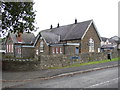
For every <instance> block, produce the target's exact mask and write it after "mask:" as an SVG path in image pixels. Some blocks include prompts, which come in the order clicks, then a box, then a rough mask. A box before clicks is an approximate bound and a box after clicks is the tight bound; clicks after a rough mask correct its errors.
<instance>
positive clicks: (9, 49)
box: [8, 44, 11, 52]
mask: <svg viewBox="0 0 120 90" xmlns="http://www.w3.org/2000/svg"><path fill="white" fill-rule="evenodd" d="M10 47H11V46H10V44H9V50H8V52H10Z"/></svg>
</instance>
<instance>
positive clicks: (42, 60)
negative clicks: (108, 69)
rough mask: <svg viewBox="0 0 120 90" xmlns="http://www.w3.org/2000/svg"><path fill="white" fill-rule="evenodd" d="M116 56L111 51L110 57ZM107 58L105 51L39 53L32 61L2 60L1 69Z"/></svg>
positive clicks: (34, 68) (19, 68) (47, 65)
mask: <svg viewBox="0 0 120 90" xmlns="http://www.w3.org/2000/svg"><path fill="white" fill-rule="evenodd" d="M116 57H118V52H112V58H116ZM105 59H107V53H83V54H79V55H57V54H56V55H41V56H39V57H38V58H36V59H34V60H32V61H25V60H24V61H22V60H21V61H11V60H7V61H2V69H3V70H10V71H26V70H28V71H29V70H41V69H48V68H49V67H64V66H69V65H71V64H75V63H77V64H79V63H84V62H90V61H99V60H105Z"/></svg>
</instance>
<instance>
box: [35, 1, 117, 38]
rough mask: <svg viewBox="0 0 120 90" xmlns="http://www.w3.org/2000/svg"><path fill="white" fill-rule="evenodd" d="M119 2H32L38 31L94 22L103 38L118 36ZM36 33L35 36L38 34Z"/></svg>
mask: <svg viewBox="0 0 120 90" xmlns="http://www.w3.org/2000/svg"><path fill="white" fill-rule="evenodd" d="M118 1H119V0H34V2H35V5H34V9H35V10H36V11H37V12H36V15H37V16H36V22H37V26H38V27H39V30H38V32H39V31H41V30H45V29H49V28H50V25H51V24H52V25H53V27H56V26H57V24H58V23H59V24H60V26H62V25H68V24H72V23H74V20H75V18H77V21H78V22H82V21H86V20H91V19H93V20H94V23H95V25H96V27H97V30H98V32H99V34H100V35H101V36H103V37H108V38H109V37H112V36H115V35H118ZM38 32H36V34H37V33H38Z"/></svg>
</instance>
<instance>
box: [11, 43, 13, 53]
mask: <svg viewBox="0 0 120 90" xmlns="http://www.w3.org/2000/svg"><path fill="white" fill-rule="evenodd" d="M11 52H13V44H12V45H11Z"/></svg>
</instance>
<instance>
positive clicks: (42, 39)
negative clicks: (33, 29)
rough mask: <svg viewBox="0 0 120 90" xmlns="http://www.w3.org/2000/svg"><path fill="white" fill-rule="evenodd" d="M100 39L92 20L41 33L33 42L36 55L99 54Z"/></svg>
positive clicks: (51, 28) (58, 26)
mask: <svg viewBox="0 0 120 90" xmlns="http://www.w3.org/2000/svg"><path fill="white" fill-rule="evenodd" d="M100 44H101V37H100V35H99V33H98V31H97V29H96V26H95V24H94V22H93V20H88V21H84V22H77V20H75V23H74V24H70V25H64V26H60V25H59V23H58V25H57V27H55V28H53V27H52V25H51V27H50V29H47V30H43V31H41V32H40V33H39V34H38V35H37V37H36V40H35V43H34V46H35V51H36V55H58V54H65V55H75V54H76V55H77V54H80V53H88V52H90V53H91V52H100V47H101V45H100Z"/></svg>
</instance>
